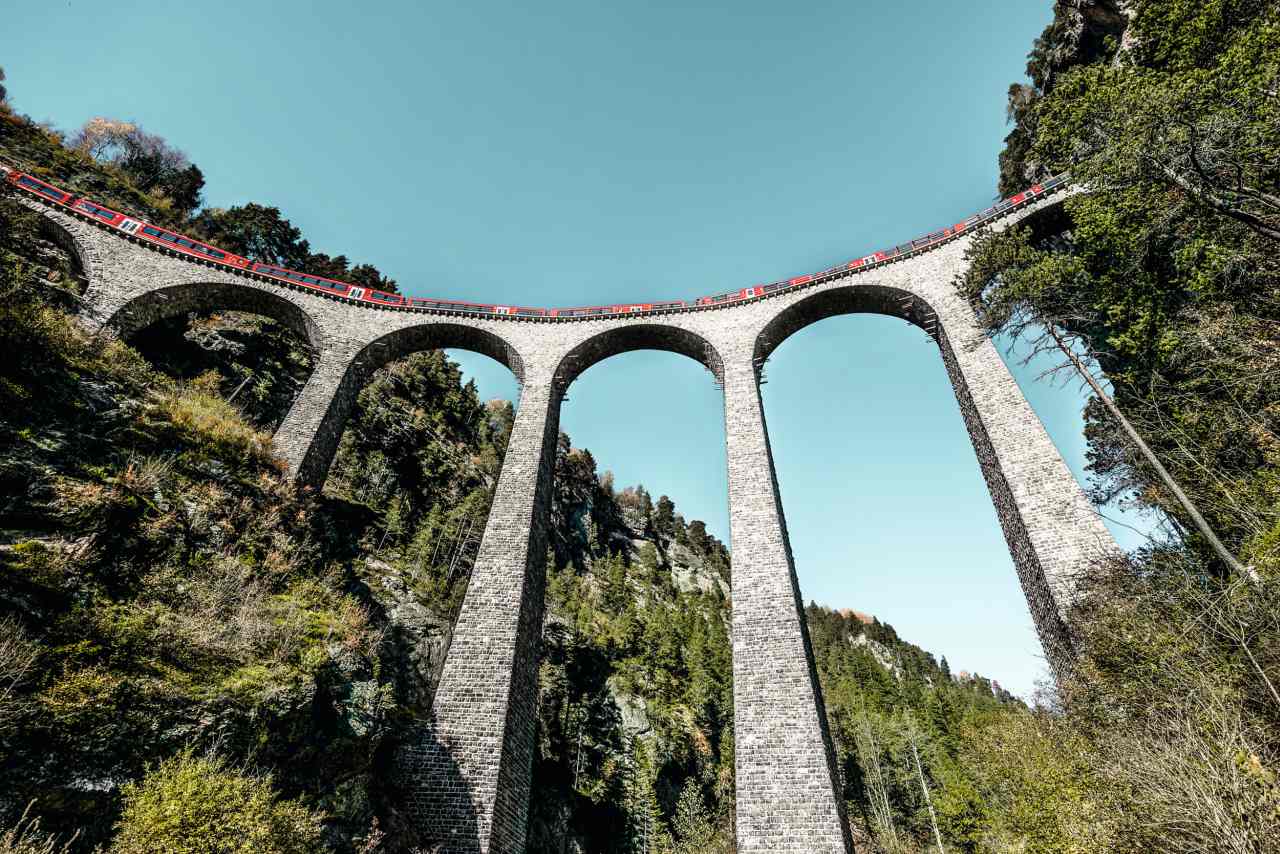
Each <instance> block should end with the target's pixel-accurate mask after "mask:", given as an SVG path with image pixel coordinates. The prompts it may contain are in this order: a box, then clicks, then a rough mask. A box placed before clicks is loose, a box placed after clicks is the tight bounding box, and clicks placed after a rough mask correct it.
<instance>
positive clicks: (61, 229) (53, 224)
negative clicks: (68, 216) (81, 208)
mask: <svg viewBox="0 0 1280 854" xmlns="http://www.w3.org/2000/svg"><path fill="white" fill-rule="evenodd" d="M27 207H28V208H29V209H30V210H32V211H34V212H35V213H36V214H37V215H38V216H39V217H40V230H41V231H42V232H43V233H44V236H45V237H47V238H49V239H50V240H52V241H53V242H54V243H56V244H58V246H59V247H60V248H61V249H62V250H63V251H64V252H66V253H67V254H68V255H70V256H71V266H72V269H73V271H74V272H75V274H76V276H78V277H79V278H81V279H82V280H84V282H85V283H86V287H85V290H86V291H87V290H88V288H89V287H91V286H92V284H93V282H94V273H95V270H94V269H93V254H92V253H91V252H90V251H89V247H88V245H87V244H86V242H85V240H84V238H83V237H81V236H80V235H78V234H76V233H75V232H74V231H73V230H72V229H69V228H67V226H66V225H64V224H63V223H62V221H61V220H60V219H59V218H55V217H54V216H51V215H50V212H48V211H46V210H45V209H44V208H42V207H32V206H30V205H28V206H27ZM82 227H83V226H82Z"/></svg>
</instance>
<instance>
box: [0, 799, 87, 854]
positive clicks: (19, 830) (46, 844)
mask: <svg viewBox="0 0 1280 854" xmlns="http://www.w3.org/2000/svg"><path fill="white" fill-rule="evenodd" d="M33 804H34V802H33V803H32V804H28V805H27V808H26V810H25V811H24V812H23V813H22V818H20V819H18V823H17V824H15V825H14V826H13V827H11V828H9V829H8V830H6V831H5V832H4V833H2V834H0V854H69V852H70V851H71V843H73V842H75V840H76V836H79V834H78V833H77V834H76V836H73V837H71V839H69V840H67V841H66V842H59V841H58V838H57V837H56V836H53V835H51V834H47V833H45V832H43V831H42V830H40V820H39V819H36V818H30V814H31V807H32V806H33Z"/></svg>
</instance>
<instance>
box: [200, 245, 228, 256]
mask: <svg viewBox="0 0 1280 854" xmlns="http://www.w3.org/2000/svg"><path fill="white" fill-rule="evenodd" d="M200 249H201V251H202V252H204V254H206V255H208V256H210V257H212V258H226V257H227V253H225V252H220V251H218V250H217V249H214V248H212V247H209V246H202V247H200Z"/></svg>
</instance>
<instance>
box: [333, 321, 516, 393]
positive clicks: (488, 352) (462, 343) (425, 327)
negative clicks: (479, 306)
mask: <svg viewBox="0 0 1280 854" xmlns="http://www.w3.org/2000/svg"><path fill="white" fill-rule="evenodd" d="M447 349H457V350H469V351H471V352H472V353H479V354H480V355H482V356H488V357H489V358H491V359H493V360H494V361H496V362H499V363H501V364H503V365H505V366H506V367H507V369H508V370H510V371H511V373H513V374H515V378H516V382H517V383H520V384H521V385H523V384H524V360H523V359H522V358H521V357H520V353H519V351H517V350H516V348H515V347H514V346H513V345H512V344H511V343H510V342H508V341H507V340H506V339H504V338H502V337H501V336H499V335H497V334H495V333H493V332H490V331H489V330H487V329H481V328H479V327H475V326H467V325H466V324H462V323H421V324H417V325H414V326H405V327H402V328H400V329H397V330H395V331H393V332H388V333H387V334H386V335H383V336H381V337H380V338H377V339H375V340H373V341H371V342H369V343H368V344H366V345H365V346H364V348H362V349H361V350H360V352H359V353H358V354H357V355H356V360H355V362H356V364H357V365H359V366H360V367H361V369H362V370H363V371H365V375H366V376H367V375H368V374H370V373H373V372H374V371H376V370H378V369H379V368H381V367H383V366H384V365H387V364H389V363H391V362H394V361H396V360H397V359H402V358H404V357H405V356H408V355H410V354H412V353H417V352H421V351H423V350H447Z"/></svg>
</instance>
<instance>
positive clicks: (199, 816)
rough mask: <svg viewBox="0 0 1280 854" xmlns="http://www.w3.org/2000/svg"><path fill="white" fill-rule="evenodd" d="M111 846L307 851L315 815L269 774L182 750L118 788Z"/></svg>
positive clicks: (311, 847)
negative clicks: (283, 795)
mask: <svg viewBox="0 0 1280 854" xmlns="http://www.w3.org/2000/svg"><path fill="white" fill-rule="evenodd" d="M123 794H124V812H123V815H122V816H121V818H120V823H119V825H118V829H119V833H118V835H117V836H116V839H115V842H114V844H113V846H112V848H111V850H112V852H114V854H250V852H252V854H295V853H296V854H309V852H312V851H315V850H316V849H317V848H319V846H320V816H319V815H317V814H315V813H312V812H311V811H310V810H308V809H307V808H306V807H304V806H303V805H301V804H299V803H297V802H296V801H282V800H279V799H278V798H277V797H276V793H275V792H274V790H273V789H272V785H271V779H270V778H269V777H268V778H258V777H250V776H247V775H245V774H243V773H241V772H239V771H237V770H235V769H233V768H230V767H228V766H227V765H226V763H225V762H223V761H222V760H220V759H216V758H210V757H200V756H195V755H193V754H192V753H191V752H190V751H185V752H183V753H180V754H179V755H177V756H175V757H173V758H171V759H168V760H166V761H164V762H162V763H160V765H158V766H157V767H155V768H154V769H152V770H151V771H150V772H149V773H148V774H147V776H146V777H145V778H144V779H143V780H142V781H141V782H139V783H129V784H128V785H126V786H125V787H124V789H123Z"/></svg>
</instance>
